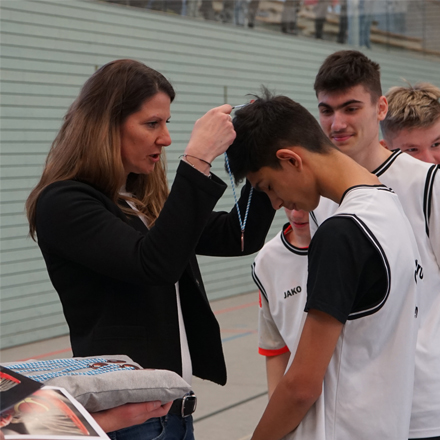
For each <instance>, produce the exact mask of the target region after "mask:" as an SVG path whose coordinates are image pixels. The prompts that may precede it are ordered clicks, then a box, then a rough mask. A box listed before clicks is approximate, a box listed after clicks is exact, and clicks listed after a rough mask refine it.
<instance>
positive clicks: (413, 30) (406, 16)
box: [104, 0, 440, 57]
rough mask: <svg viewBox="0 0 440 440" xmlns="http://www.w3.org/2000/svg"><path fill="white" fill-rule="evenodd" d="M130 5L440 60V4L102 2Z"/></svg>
mask: <svg viewBox="0 0 440 440" xmlns="http://www.w3.org/2000/svg"><path fill="white" fill-rule="evenodd" d="M104 1H107V2H109V3H119V4H122V5H126V6H129V7H137V8H144V9H151V10H155V11H162V12H164V13H170V14H178V15H183V16H189V17H196V18H200V19H203V20H208V21H217V22H223V23H230V24H235V25H237V26H243V27H248V28H254V29H256V30H258V29H266V30H272V31H274V32H282V33H284V34H290V35H301V36H305V37H310V38H318V39H323V40H329V41H337V42H338V43H341V44H346V43H347V44H350V45H353V46H355V47H356V46H357V47H366V48H374V47H375V46H381V47H384V48H386V49H388V50H411V51H416V52H421V53H426V54H430V55H434V56H439V57H440V25H439V23H440V0H302V1H301V0H284V1H282V0H104Z"/></svg>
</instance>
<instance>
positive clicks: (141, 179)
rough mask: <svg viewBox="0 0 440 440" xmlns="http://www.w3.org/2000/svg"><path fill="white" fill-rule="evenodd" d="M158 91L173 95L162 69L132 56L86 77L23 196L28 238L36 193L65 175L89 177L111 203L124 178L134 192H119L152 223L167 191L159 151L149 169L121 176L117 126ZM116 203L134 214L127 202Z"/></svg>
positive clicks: (33, 232)
mask: <svg viewBox="0 0 440 440" xmlns="http://www.w3.org/2000/svg"><path fill="white" fill-rule="evenodd" d="M158 92H163V93H165V94H166V95H168V96H169V97H170V100H171V101H173V99H174V97H175V92H174V89H173V87H172V85H171V84H170V83H169V82H168V80H167V79H166V78H165V77H164V76H163V75H162V74H160V73H159V72H157V71H156V70H153V69H151V68H149V67H147V66H145V65H144V64H142V63H140V62H138V61H134V60H116V61H112V62H110V63H108V64H106V65H104V66H103V67H101V68H100V69H99V70H97V71H96V72H95V73H94V74H93V75H92V76H91V77H90V78H89V79H88V80H87V81H86V83H85V84H84V86H83V88H82V90H81V92H80V94H79V96H78V98H77V99H76V100H75V101H74V102H73V104H72V105H71V107H70V108H69V110H68V112H67V114H66V116H65V118H64V123H63V125H62V127H61V129H60V131H59V133H58V135H57V137H56V138H55V140H54V142H53V144H52V147H51V149H50V151H49V154H48V156H47V159H46V165H45V168H44V171H43V174H42V176H41V179H40V181H39V183H38V184H37V186H36V187H35V188H34V189H33V190H32V192H31V194H30V195H29V197H28V199H27V201H26V212H27V217H28V220H29V225H30V226H29V232H30V235H31V237H32V238H33V239H34V240H35V238H36V237H35V236H36V205H37V201H38V197H39V196H40V194H41V192H42V191H43V190H44V188H46V187H47V186H48V185H50V184H51V183H53V182H57V181H62V180H69V179H77V180H80V181H83V182H87V183H90V184H91V185H93V186H94V187H96V188H97V189H99V190H100V191H102V192H103V193H105V194H106V195H108V196H109V197H110V198H111V199H112V200H114V201H115V202H116V203H117V201H118V199H120V198H121V196H120V195H119V191H120V189H121V187H123V186H124V184H125V185H126V190H127V191H128V192H131V193H132V194H133V196H134V197H133V198H129V197H122V198H125V199H129V200H131V201H132V202H134V203H135V205H136V208H137V209H138V210H139V211H140V212H141V213H142V214H144V215H145V216H146V218H147V221H148V224H149V225H150V226H151V225H153V224H154V221H155V220H156V218H157V217H158V215H159V213H160V211H161V209H162V207H163V204H164V202H165V200H166V198H167V196H168V185H167V179H166V169H165V157H164V154H163V153H162V156H161V160H160V161H159V162H158V163H157V164H156V166H155V168H154V171H153V172H152V173H150V174H148V175H135V174H130V175H129V177H128V179H127V181H125V171H124V167H123V164H122V159H121V141H120V128H121V125H122V123H123V122H124V121H125V119H126V118H127V117H128V116H130V115H131V114H133V113H135V112H137V111H138V110H140V108H141V107H142V104H143V103H144V102H145V101H146V100H148V99H150V98H152V97H153V96H154V95H155V94H156V93H158ZM121 208H122V209H123V210H124V211H125V212H126V213H128V214H134V211H133V210H130V209H129V208H126V207H123V206H121Z"/></svg>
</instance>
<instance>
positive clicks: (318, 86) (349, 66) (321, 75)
mask: <svg viewBox="0 0 440 440" xmlns="http://www.w3.org/2000/svg"><path fill="white" fill-rule="evenodd" d="M358 85H362V86H364V87H365V89H366V90H367V91H368V92H370V94H371V101H372V102H373V103H375V102H377V100H378V99H379V98H380V97H381V96H382V86H381V84H380V66H379V64H377V63H375V62H374V61H371V60H370V59H369V58H367V57H366V56H365V55H364V54H363V53H362V52H359V51H357V50H341V51H339V52H335V53H333V54H332V55H330V56H328V57H327V58H326V59H325V61H324V63H323V64H322V66H321V67H320V69H319V72H318V74H317V75H316V79H315V84H314V88H315V93H316V96H318V93H320V92H339V91H343V90H347V89H349V88H351V87H355V86H358Z"/></svg>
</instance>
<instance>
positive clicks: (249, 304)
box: [214, 301, 258, 315]
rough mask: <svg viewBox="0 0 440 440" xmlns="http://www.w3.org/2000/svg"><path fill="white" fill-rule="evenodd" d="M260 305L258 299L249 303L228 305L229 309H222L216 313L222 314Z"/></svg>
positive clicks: (215, 313)
mask: <svg viewBox="0 0 440 440" xmlns="http://www.w3.org/2000/svg"><path fill="white" fill-rule="evenodd" d="M256 305H258V301H253V302H251V303H247V304H241V305H239V306H235V307H228V308H227V309H221V310H217V311H215V312H214V315H220V314H221V313H226V312H233V311H234V310H239V309H245V308H246V307H252V306H256Z"/></svg>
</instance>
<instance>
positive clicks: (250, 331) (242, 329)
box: [220, 328, 258, 333]
mask: <svg viewBox="0 0 440 440" xmlns="http://www.w3.org/2000/svg"><path fill="white" fill-rule="evenodd" d="M220 331H221V332H224V333H258V330H255V329H246V328H241V329H234V328H220Z"/></svg>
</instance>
